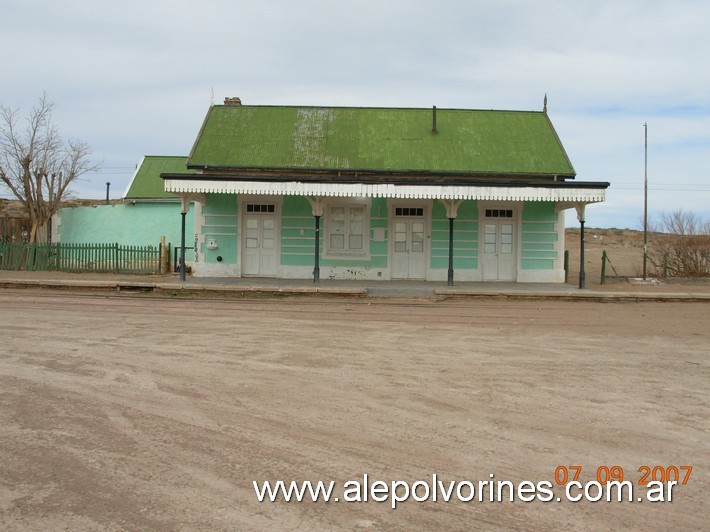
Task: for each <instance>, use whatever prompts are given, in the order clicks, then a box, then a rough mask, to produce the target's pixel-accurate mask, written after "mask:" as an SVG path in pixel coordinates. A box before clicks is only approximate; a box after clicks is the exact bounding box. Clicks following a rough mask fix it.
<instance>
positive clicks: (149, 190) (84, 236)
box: [52, 155, 194, 248]
mask: <svg viewBox="0 0 710 532" xmlns="http://www.w3.org/2000/svg"><path fill="white" fill-rule="evenodd" d="M186 163H187V157H185V156H182V157H171V156H154V155H146V156H145V157H143V158H142V160H141V162H140V164H139V165H138V166H137V168H136V171H135V173H134V174H133V177H132V178H131V181H130V183H129V184H128V187H127V188H126V191H125V193H124V195H123V198H121V200H120V201H119V202H111V203H110V204H109V205H105V204H99V202H96V203H95V204H94V205H91V206H77V207H68V208H63V209H61V210H60V211H59V213H58V215H57V216H55V218H54V220H53V229H52V235H53V238H52V240H53V241H54V242H64V243H75V244H79V243H81V244H85V243H99V244H100V243H113V242H118V243H120V244H122V245H135V246H147V245H155V246H157V245H158V244H159V243H160V237H161V236H164V237H165V239H166V243H169V244H171V245H172V247H173V248H175V247H176V246H179V245H180V236H181V233H180V225H179V223H177V224H176V220H179V218H180V208H181V203H180V198H179V197H178V196H176V195H175V194H170V193H167V192H165V188H164V186H163V180H162V179H161V178H160V174H161V173H164V172H170V173H178V174H180V173H182V174H185V175H189V174H191V173H193V171H191V170H188V169H187V168H186ZM189 221H190V223H194V221H193V218H192V213H190V218H189Z"/></svg>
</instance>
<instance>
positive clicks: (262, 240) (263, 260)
mask: <svg viewBox="0 0 710 532" xmlns="http://www.w3.org/2000/svg"><path fill="white" fill-rule="evenodd" d="M257 207H258V205H257ZM276 222H277V219H276V216H275V214H274V211H273V210H272V211H271V212H270V213H269V212H265V213H253V212H250V213H246V214H245V215H244V231H243V235H244V236H243V246H242V275H259V276H262V277H269V276H273V275H276V262H277V242H276V229H277V223H276Z"/></svg>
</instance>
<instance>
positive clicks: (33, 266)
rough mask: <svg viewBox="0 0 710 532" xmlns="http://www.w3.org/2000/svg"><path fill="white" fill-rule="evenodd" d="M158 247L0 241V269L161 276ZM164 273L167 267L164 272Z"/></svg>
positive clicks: (159, 245) (160, 252) (160, 253)
mask: <svg viewBox="0 0 710 532" xmlns="http://www.w3.org/2000/svg"><path fill="white" fill-rule="evenodd" d="M161 247H162V246H161V244H158V245H157V246H128V245H121V244H118V243H114V244H65V243H61V242H56V243H51V244H16V243H8V242H0V270H25V271H59V272H74V273H89V272H91V273H136V274H159V273H161V256H165V257H169V256H170V254H169V253H166V254H165V255H163V254H162V249H161ZM166 270H167V265H166V268H164V269H163V271H166Z"/></svg>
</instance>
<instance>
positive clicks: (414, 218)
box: [392, 208, 426, 279]
mask: <svg viewBox="0 0 710 532" xmlns="http://www.w3.org/2000/svg"><path fill="white" fill-rule="evenodd" d="M397 213H398V214H400V215H399V216H397V215H396V214H397ZM396 214H395V218H394V223H393V235H392V236H393V243H392V278H393V279H424V278H425V277H426V231H425V229H426V221H425V218H424V209H423V208H411V209H402V208H398V209H396Z"/></svg>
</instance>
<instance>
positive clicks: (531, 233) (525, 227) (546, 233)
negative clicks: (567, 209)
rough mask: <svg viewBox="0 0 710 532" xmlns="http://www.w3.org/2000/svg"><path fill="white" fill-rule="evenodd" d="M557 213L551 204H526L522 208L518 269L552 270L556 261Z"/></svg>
mask: <svg viewBox="0 0 710 532" xmlns="http://www.w3.org/2000/svg"><path fill="white" fill-rule="evenodd" d="M558 223H559V217H558V213H557V212H556V211H555V204H554V203H552V202H526V203H525V205H524V207H523V219H522V230H521V245H520V249H521V256H520V267H521V268H522V269H523V270H552V269H554V266H555V259H557V258H558V257H557V253H558V252H557V250H556V242H557V238H558V236H557V224H558Z"/></svg>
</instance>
